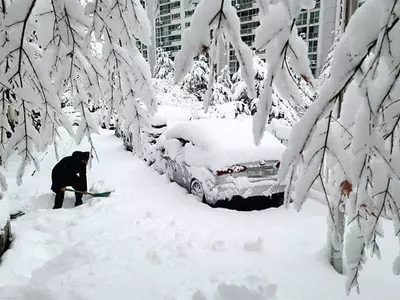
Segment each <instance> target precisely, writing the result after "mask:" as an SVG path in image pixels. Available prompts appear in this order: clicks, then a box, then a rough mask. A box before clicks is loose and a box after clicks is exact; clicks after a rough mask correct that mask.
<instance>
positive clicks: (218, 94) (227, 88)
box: [210, 66, 232, 105]
mask: <svg viewBox="0 0 400 300" xmlns="http://www.w3.org/2000/svg"><path fill="white" fill-rule="evenodd" d="M231 88H232V81H231V78H230V74H229V68H228V66H225V67H224V68H223V69H222V70H221V74H220V75H219V76H218V77H217V81H216V82H215V84H214V87H213V90H212V94H211V101H210V104H211V105H215V104H223V103H227V102H231V101H232V92H231Z"/></svg>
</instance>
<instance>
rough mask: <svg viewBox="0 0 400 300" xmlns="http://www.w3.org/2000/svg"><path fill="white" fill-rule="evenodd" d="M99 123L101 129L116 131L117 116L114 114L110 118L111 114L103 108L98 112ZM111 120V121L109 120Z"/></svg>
mask: <svg viewBox="0 0 400 300" xmlns="http://www.w3.org/2000/svg"><path fill="white" fill-rule="evenodd" d="M97 116H98V122H99V125H100V126H101V128H103V129H107V128H108V129H110V130H115V125H116V119H117V117H116V114H115V112H113V113H112V114H111V116H110V113H109V111H108V109H107V108H102V109H99V110H97ZM108 118H109V120H108Z"/></svg>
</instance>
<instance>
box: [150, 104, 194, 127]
mask: <svg viewBox="0 0 400 300" xmlns="http://www.w3.org/2000/svg"><path fill="white" fill-rule="evenodd" d="M190 117H191V113H190V111H189V110H188V109H186V108H184V107H178V106H173V105H159V107H158V109H157V113H156V114H155V118H160V120H164V124H167V125H169V124H171V123H173V122H177V121H187V120H189V119H190ZM152 123H153V122H152ZM153 124H154V123H153Z"/></svg>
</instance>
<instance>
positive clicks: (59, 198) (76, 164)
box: [51, 151, 90, 209]
mask: <svg viewBox="0 0 400 300" xmlns="http://www.w3.org/2000/svg"><path fill="white" fill-rule="evenodd" d="M89 156H90V153H89V152H81V151H75V152H74V153H72V155H71V156H67V157H64V158H63V159H62V160H60V161H59V162H58V163H57V164H56V165H55V167H54V168H53V171H52V174H51V179H52V185H51V190H52V191H53V192H54V193H56V197H55V201H54V207H53V209H58V208H61V207H62V204H63V201H64V193H65V191H66V187H67V186H72V187H73V188H74V190H76V192H75V199H76V200H75V206H78V205H81V204H82V196H83V195H84V194H87V179H86V166H87V164H88V162H89ZM78 191H79V192H78Z"/></svg>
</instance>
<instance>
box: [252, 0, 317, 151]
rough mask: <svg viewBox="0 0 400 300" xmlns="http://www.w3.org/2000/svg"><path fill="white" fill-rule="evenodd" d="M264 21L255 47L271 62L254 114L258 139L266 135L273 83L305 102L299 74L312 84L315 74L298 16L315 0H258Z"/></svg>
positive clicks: (298, 101)
mask: <svg viewBox="0 0 400 300" xmlns="http://www.w3.org/2000/svg"><path fill="white" fill-rule="evenodd" d="M258 2H259V5H260V20H261V25H260V26H259V27H258V28H257V31H256V38H255V47H256V48H257V50H259V51H261V50H265V51H266V58H267V63H268V72H267V76H266V77H265V79H264V83H263V90H262V92H261V95H260V101H259V102H258V103H257V113H256V115H255V117H254V126H253V133H254V140H255V142H256V143H257V144H258V143H259V141H260V140H261V139H262V136H263V133H264V130H265V123H266V122H267V120H268V116H269V113H270V110H271V107H272V101H273V86H275V88H276V91H277V93H278V94H279V95H280V97H281V98H283V99H287V100H290V101H292V102H293V103H294V104H296V105H298V106H302V104H303V101H302V95H301V93H303V94H305V95H307V92H306V91H304V90H303V88H302V86H301V85H300V83H299V80H298V79H297V78H299V77H301V78H303V79H304V80H305V81H307V82H308V83H310V85H311V86H312V84H311V82H312V80H313V76H312V74H311V70H310V68H309V61H308V57H307V47H306V44H305V43H304V41H303V40H302V39H301V38H300V37H299V36H298V33H297V28H296V25H295V24H296V18H297V17H298V15H299V13H300V10H301V9H302V8H304V9H310V8H312V7H314V5H315V1H314V0H293V1H287V0H281V1H279V0H278V1H270V0H258Z"/></svg>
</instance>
